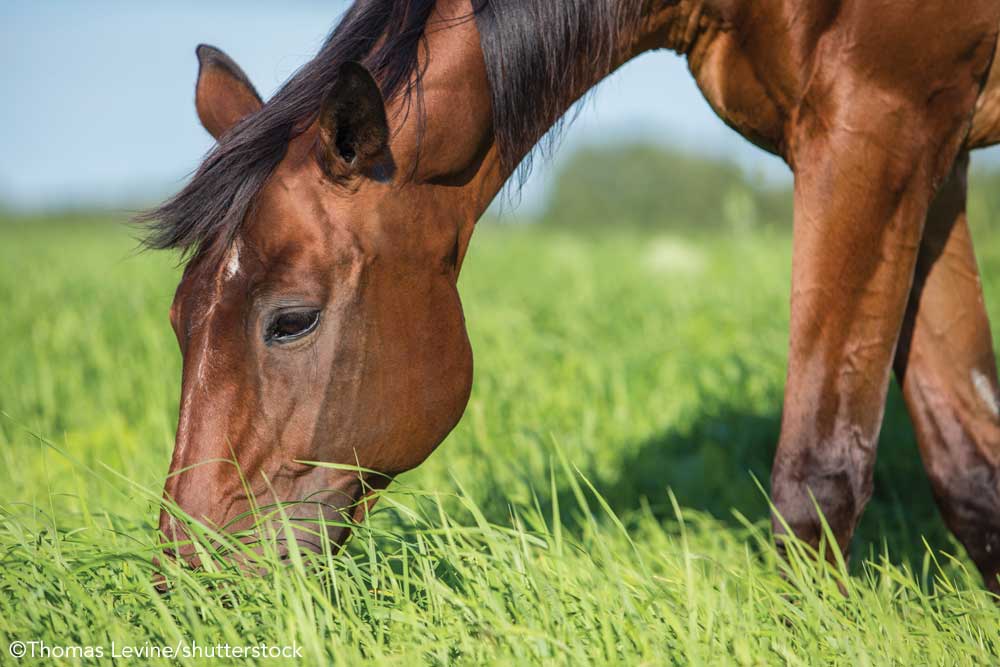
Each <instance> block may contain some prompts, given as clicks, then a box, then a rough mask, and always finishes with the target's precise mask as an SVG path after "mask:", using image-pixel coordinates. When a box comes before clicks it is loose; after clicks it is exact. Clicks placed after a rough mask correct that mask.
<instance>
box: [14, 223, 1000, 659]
mask: <svg viewBox="0 0 1000 667" xmlns="http://www.w3.org/2000/svg"><path fill="white" fill-rule="evenodd" d="M477 234H478V235H477V238H476V239H475V240H474V243H473V248H472V250H471V251H470V254H469V257H468V259H467V262H466V269H465V273H464V274H463V277H462V283H461V288H462V293H463V298H464V302H465V306H466V316H467V320H468V323H469V327H470V334H471V337H472V341H473V346H474V349H475V354H476V385H475V389H474V392H473V397H472V399H471V401H470V405H469V409H468V411H467V413H466V416H465V418H464V420H463V422H462V424H461V425H460V426H459V427H458V428H457V429H456V431H455V432H454V433H453V434H452V435H451V436H450V437H449V439H448V441H446V443H445V444H444V445H442V447H441V449H439V450H438V452H437V453H435V454H434V455H433V456H432V457H431V459H430V460H429V461H428V462H427V463H426V464H425V465H424V466H422V467H421V468H420V469H418V470H417V471H414V472H413V473H410V474H408V475H405V476H404V477H403V479H402V480H400V482H399V483H398V484H396V485H394V486H393V487H392V488H391V489H390V490H389V492H388V493H386V494H384V495H383V497H382V499H381V500H380V502H379V504H378V505H377V507H376V509H375V512H374V516H373V517H371V520H370V521H369V522H368V523H367V524H366V525H365V526H364V527H362V528H360V529H358V530H357V531H356V533H355V537H354V539H353V540H352V542H351V543H350V545H349V547H348V549H347V552H346V553H344V554H340V555H339V556H334V555H333V554H332V553H329V552H328V553H324V554H320V555H318V556H309V555H307V554H303V553H299V552H297V551H295V550H294V549H293V551H292V552H291V553H290V554H289V555H288V556H287V557H285V558H282V556H281V555H280V554H278V553H276V552H275V550H273V549H269V548H266V547H265V548H264V549H263V550H261V551H253V550H252V549H249V548H247V547H245V546H244V545H241V544H240V543H239V542H238V541H229V543H228V544H226V542H227V538H226V537H225V536H223V535H219V534H216V533H213V532H212V531H205V530H201V529H197V528H195V529H193V532H194V533H195V535H196V536H197V539H196V542H197V544H198V548H199V549H200V550H201V555H202V556H203V558H202V560H203V563H204V567H203V568H202V569H201V570H199V571H190V570H187V569H183V568H178V567H176V566H174V565H172V564H170V563H169V562H167V563H164V564H163V565H162V566H161V567H162V568H165V570H166V571H165V575H166V578H167V581H168V583H169V587H168V590H167V592H166V593H160V592H158V591H157V590H156V589H155V588H154V583H155V582H154V574H155V573H156V567H155V566H154V565H153V558H154V556H155V555H156V554H157V552H158V546H157V536H156V519H157V513H158V502H159V492H160V489H161V488H162V483H163V478H164V475H165V474H166V471H167V465H168V461H169V455H170V450H171V447H172V444H173V430H174V427H175V423H176V403H177V395H178V385H179V377H180V359H179V354H178V352H177V349H176V345H175V343H174V341H173V335H172V333H171V331H170V327H169V325H168V323H167V308H168V307H169V303H170V299H171V296H172V290H173V288H174V285H175V284H176V280H177V278H178V273H179V271H178V269H177V267H175V266H174V260H173V258H171V257H169V256H167V255H150V254H144V255H138V256H135V255H133V253H132V251H133V248H134V244H133V242H132V241H131V240H130V238H129V236H128V233H127V232H126V231H123V230H121V229H115V228H112V227H110V226H101V225H94V224H82V223H77V224H61V225H52V224H49V225H44V226H43V225H38V224H35V225H31V224H28V223H21V224H14V225H6V226H4V225H0V316H2V318H3V325H2V328H0V331H2V332H3V334H4V343H3V345H2V346H0V412H2V414H0V490H2V491H0V656H2V657H0V664H7V661H8V660H9V658H8V656H7V653H6V651H7V646H8V644H9V643H10V642H11V641H14V640H15V639H17V640H22V641H30V640H43V641H45V642H46V643H47V644H49V645H58V646H69V645H88V644H89V645H104V646H106V647H107V646H110V644H111V642H112V641H115V642H116V643H117V644H118V645H122V644H125V643H128V644H134V645H142V644H144V643H146V642H149V643H150V644H152V645H176V644H177V643H178V642H186V643H190V642H196V643H198V644H200V645H214V644H218V643H228V644H230V645H233V646H236V645H240V646H242V645H253V644H259V643H261V642H266V643H268V644H272V645H292V644H295V645H297V646H300V647H302V650H303V654H304V658H303V659H302V661H300V662H301V664H330V663H336V664H353V663H360V662H362V661H368V660H375V661H377V662H379V663H385V664H399V665H413V664H453V663H454V664H474V665H479V664H503V665H509V664H546V665H547V664H567V665H580V664H595V665H605V664H615V663H624V664H648V665H661V664H745V665H754V664H786V663H787V664H850V665H861V664H900V665H918V664H947V665H949V666H950V665H960V664H970V665H972V664H975V665H981V664H994V663H997V662H998V661H1000V658H998V656H1000V646H998V642H1000V611H998V610H997V607H996V605H995V603H994V602H993V599H992V598H991V597H990V596H989V595H988V594H987V593H985V592H984V591H983V590H982V587H981V585H980V582H979V577H978V574H977V573H975V572H974V570H973V568H971V565H970V564H969V562H968V561H967V559H966V557H965V555H964V553H963V552H962V551H961V549H960V548H959V547H958V546H957V544H956V543H955V542H954V541H953V540H952V539H951V538H950V537H949V536H948V535H947V533H946V532H945V531H944V529H943V527H942V525H941V522H940V520H939V519H938V518H937V516H936V513H935V510H934V507H933V502H932V500H931V498H930V495H929V491H928V488H927V483H926V481H925V479H924V476H923V473H922V471H921V468H920V464H919V461H918V457H917V453H916V448H915V446H914V444H913V438H912V433H911V431H910V429H909V426H908V424H907V420H906V416H905V411H904V409H903V407H902V404H901V401H900V400H899V397H898V394H897V393H895V392H893V394H892V395H891V396H890V403H889V408H888V410H887V420H886V426H885V429H884V431H883V437H882V442H881V444H880V447H881V451H880V461H879V468H878V471H877V480H876V490H875V497H874V499H873V502H872V505H871V506H870V510H869V512H868V514H867V515H866V517H865V520H864V522H863V525H862V527H861V530H860V535H859V538H858V540H857V541H856V542H857V543H856V545H855V558H854V559H853V560H852V562H851V564H850V566H849V567H847V566H838V565H817V564H816V561H815V559H813V558H811V557H810V556H809V555H803V553H802V552H801V550H800V549H793V550H792V558H791V559H790V562H789V563H788V564H787V565H785V564H783V563H782V562H781V561H780V560H779V559H778V558H777V556H776V553H775V549H774V547H773V544H772V541H771V537H770V530H769V526H768V505H767V499H766V496H765V494H764V493H762V492H761V489H760V488H759V486H758V482H757V480H759V481H760V483H761V484H763V486H764V488H766V485H767V478H768V470H769V463H770V457H771V454H772V452H773V444H774V440H775V438H776V436H777V430H778V424H779V409H780V401H781V391H782V387H783V383H784V382H783V379H784V370H785V365H784V364H785V361H784V359H785V345H786V340H787V339H786V336H787V334H786V328H787V318H788V313H787V294H788V274H789V263H790V254H789V253H790V249H789V241H788V239H787V238H786V237H785V236H782V235H778V234H773V233H772V234H768V235H746V236H744V235H736V234H731V235H727V236H699V235H691V236H675V235H658V234H654V233H649V234H643V235H639V234H634V233H630V232H620V233H612V232H609V233H607V234H601V235H596V236H595V235H592V234H579V235H574V234H572V233H569V232H566V231H562V232H548V231H541V230H537V229H521V228H499V227H484V228H483V229H481V230H479V232H477ZM980 258H981V261H982V264H983V270H984V274H985V276H986V280H985V283H986V289H987V301H988V303H989V305H990V308H991V311H993V313H994V317H997V311H998V310H1000V292H998V291H997V290H995V289H994V287H995V285H996V282H995V280H994V279H993V278H991V276H997V277H1000V244H996V243H994V244H990V245H987V246H985V247H983V248H980ZM279 530H280V528H279ZM226 549H235V550H241V549H243V550H244V551H245V556H246V557H247V558H253V559H255V560H254V563H255V564H256V565H257V566H259V567H258V570H259V571H260V572H261V574H260V575H259V576H248V575H247V572H246V570H245V569H241V568H240V567H238V566H236V565H234V563H233V562H232V560H227V559H223V558H220V557H218V556H219V555H220V553H221V552H224V551H225V550H226ZM841 589H843V590H844V591H845V592H844V594H842V593H841V592H840V591H841ZM161 662H162V664H168V661H166V660H163V661H161ZM232 662H233V663H234V664H247V663H248V661H246V660H233V661H232ZM25 663H26V664H31V661H25ZM77 663H78V664H94V663H93V661H91V662H89V663H88V662H87V661H84V660H77V661H74V660H63V661H61V662H60V663H58V664H77ZM142 663H143V664H144V663H145V661H142ZM153 664H157V663H156V661H153ZM170 664H177V663H170ZM181 664H184V661H181ZM190 664H204V663H198V662H197V661H191V662H190ZM270 664H275V663H274V662H273V661H272V662H271V663H270Z"/></svg>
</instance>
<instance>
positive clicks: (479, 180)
mask: <svg viewBox="0 0 1000 667" xmlns="http://www.w3.org/2000/svg"><path fill="white" fill-rule="evenodd" d="M623 1H628V0H623ZM703 5H704V2H703V0H681V2H680V3H678V4H675V3H672V2H669V1H666V0H649V6H648V9H647V10H646V11H645V12H644V13H643V15H642V20H641V21H640V22H639V23H638V30H636V31H635V32H634V33H633V34H629V35H622V36H621V37H622V39H620V40H619V42H620V44H621V48H620V52H619V53H617V54H616V55H615V57H614V58H612V59H611V61H610V62H607V63H605V64H604V65H602V66H598V67H595V66H594V64H593V56H592V54H588V53H586V52H582V53H580V56H579V61H578V62H576V63H574V64H573V66H574V67H577V68H578V70H577V71H578V72H580V73H581V75H579V76H567V77H566V79H567V81H569V82H571V83H570V84H569V86H572V87H568V88H567V90H565V91H561V92H562V93H563V94H562V98H561V99H562V102H563V103H562V108H561V109H560V112H564V111H565V110H567V109H568V108H569V107H570V106H571V105H572V104H573V103H574V102H576V101H577V100H578V99H579V98H580V97H581V96H583V95H584V94H585V93H586V92H587V91H588V90H590V89H591V88H593V87H594V86H595V85H596V84H597V83H598V82H600V81H601V80H602V79H603V78H605V77H606V76H607V75H608V74H610V73H611V72H612V71H614V70H615V69H617V67H618V66H620V65H621V64H623V63H624V62H626V61H628V60H629V59H631V58H632V57H633V56H635V55H637V54H638V53H641V52H643V51H646V50H649V49H652V48H661V47H670V48H674V49H675V50H678V51H682V52H683V51H684V48H685V47H684V45H685V44H687V43H689V41H690V40H691V39H692V35H693V34H695V32H697V24H698V20H699V15H700V13H701V11H702V7H703ZM471 12H472V9H471V4H470V2H469V0H440V1H439V2H438V5H437V7H436V8H435V10H434V13H433V14H432V16H431V19H430V21H429V22H428V27H427V49H426V51H425V52H424V55H423V56H422V59H421V60H422V62H421V66H422V67H424V70H423V76H422V85H423V97H422V100H421V104H422V109H416V108H411V109H405V108H401V103H398V102H397V103H396V104H395V105H394V108H390V117H391V118H392V119H393V121H392V122H394V123H395V124H396V127H395V128H394V134H395V136H396V140H395V141H394V149H393V150H394V154H395V157H396V160H397V163H398V164H399V165H400V166H401V167H402V168H401V172H403V173H406V172H407V167H408V166H410V165H414V166H415V168H414V169H413V170H412V173H413V174H414V175H415V177H416V179H417V180H418V181H419V182H423V183H427V184H430V185H432V186H443V187H444V188H445V189H444V190H443V192H442V193H440V194H439V195H438V196H445V197H449V198H453V200H454V205H455V206H456V207H458V208H459V209H461V210H463V211H465V212H466V216H467V217H468V218H469V219H470V222H471V223H474V222H475V220H476V219H478V217H479V216H480V215H481V214H482V213H483V212H484V211H485V210H486V208H487V207H488V206H489V204H490V202H491V201H492V200H493V198H494V197H495V196H496V194H497V193H498V192H499V191H500V189H501V188H502V187H503V184H504V182H505V181H506V180H507V178H508V177H509V176H510V175H511V174H510V171H509V169H506V168H504V167H503V166H501V160H500V156H499V152H498V147H497V145H496V143H495V141H494V135H493V120H492V119H493V117H492V105H491V95H490V86H489V81H488V79H487V74H486V66H485V62H484V58H483V52H482V49H481V47H480V40H479V31H478V29H477V26H476V22H475V20H474V19H473V18H471V16H472V14H471ZM422 119H425V120H422ZM553 120H555V119H553ZM421 123H423V124H422V125H421ZM536 139H537V138H536ZM523 157H524V156H523V155H519V156H516V158H517V159H518V160H520V159H521V158H523Z"/></svg>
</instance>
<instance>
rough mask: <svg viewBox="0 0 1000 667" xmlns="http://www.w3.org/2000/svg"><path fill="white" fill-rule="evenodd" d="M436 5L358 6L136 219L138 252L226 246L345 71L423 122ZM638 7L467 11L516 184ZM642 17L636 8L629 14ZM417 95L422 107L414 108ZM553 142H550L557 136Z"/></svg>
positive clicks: (492, 1) (554, 0)
mask: <svg viewBox="0 0 1000 667" xmlns="http://www.w3.org/2000/svg"><path fill="white" fill-rule="evenodd" d="M435 2H436V0H357V1H356V2H355V3H354V4H353V5H352V6H351V8H350V9H349V10H348V11H347V13H346V14H345V15H344V17H343V18H342V19H341V21H340V23H339V24H338V25H337V27H336V28H334V30H333V32H332V33H331V34H330V35H329V37H327V39H326V41H325V42H324V43H323V46H322V47H321V48H320V51H319V53H318V54H317V55H316V57H315V58H313V59H312V60H310V61H309V62H308V63H306V64H305V65H304V66H303V67H302V68H301V69H299V70H298V71H297V72H296V73H295V74H294V75H293V76H292V77H291V78H290V79H289V80H288V81H287V82H286V83H285V84H284V86H282V88H281V89H280V90H279V91H278V92H277V93H276V94H275V95H274V97H273V98H271V100H269V101H268V102H267V103H266V104H265V105H264V106H263V108H261V109H260V110H259V111H258V112H256V113H254V114H252V115H250V116H248V117H247V118H245V119H243V120H242V121H241V122H240V123H239V124H237V125H236V126H235V127H234V128H233V129H232V130H231V131H229V132H228V133H227V134H226V135H225V136H224V137H222V139H221V140H220V142H219V143H218V144H216V146H215V147H214V148H213V149H212V150H211V151H210V152H209V153H208V155H207V156H206V157H205V159H204V161H203V162H202V164H201V166H200V167H199V168H198V170H197V171H196V172H195V174H194V176H193V178H192V179H191V181H190V182H189V183H188V184H187V185H186V186H185V187H184V188H183V189H182V190H181V191H180V192H179V193H177V194H176V195H174V196H173V197H172V198H171V199H169V200H167V201H166V202H165V203H163V204H162V205H161V206H159V207H158V208H155V209H153V210H151V211H148V212H146V213H143V214H142V215H140V216H139V218H138V219H139V221H140V222H143V223H146V224H147V225H148V229H147V233H146V235H145V239H144V245H145V246H146V247H149V248H157V249H167V248H174V249H178V250H180V251H182V253H184V254H185V255H187V256H190V255H191V254H194V253H197V252H198V251H199V250H201V249H202V248H204V247H206V246H208V245H210V244H213V243H214V242H215V241H216V240H220V239H221V240H222V241H223V242H225V243H226V244H228V243H229V242H230V241H231V240H232V238H233V237H234V235H235V234H236V232H237V230H238V229H239V226H240V224H241V222H242V221H243V219H244V218H245V217H246V215H247V213H248V211H249V210H250V208H251V207H252V206H253V203H254V200H255V198H256V195H257V193H258V191H259V190H260V189H261V187H262V186H263V185H264V182H265V181H266V180H267V178H268V177H269V176H270V175H271V173H272V171H273V170H274V169H275V167H276V166H277V165H278V163H279V162H280V161H281V160H282V159H283V158H284V156H285V152H286V150H287V148H288V143H289V141H291V139H293V138H294V137H295V136H296V135H297V134H298V133H301V132H302V131H304V129H305V128H306V127H308V125H309V121H311V119H313V118H314V117H315V115H316V114H317V113H318V110H319V105H320V102H321V100H322V98H323V95H324V93H325V92H326V91H327V90H328V88H329V87H330V85H331V84H332V83H333V80H334V78H335V77H336V73H337V71H338V69H339V67H340V65H341V64H342V63H344V62H346V61H349V60H356V61H360V62H363V63H365V65H367V66H368V67H369V69H370V70H371V71H372V73H373V74H374V76H375V78H376V79H377V80H378V81H379V85H380V86H381V88H382V93H383V95H384V96H385V98H386V99H387V100H390V99H393V98H397V97H399V98H401V99H402V100H403V101H404V103H405V104H404V105H403V106H404V108H405V109H407V112H408V111H409V109H410V107H411V106H414V108H416V109H417V111H418V113H419V112H420V104H419V95H420V76H421V72H420V71H418V67H417V63H418V52H419V50H420V48H421V45H422V43H423V36H424V31H425V28H426V25H427V21H428V19H429V17H430V14H431V11H432V10H433V8H434V5H435ZM639 4H640V3H639V2H638V1H637V0H473V5H474V15H475V20H476V23H477V27H478V30H479V33H480V43H481V46H482V50H483V57H484V60H485V63H486V71H487V76H488V78H489V84H490V90H491V97H492V105H493V130H494V133H495V139H496V143H497V147H498V151H499V155H500V159H501V162H502V164H503V167H504V168H505V169H506V170H507V173H512V172H513V171H515V169H517V167H518V162H519V161H520V160H521V158H522V156H529V157H527V158H526V159H524V160H523V162H521V168H520V177H521V178H520V182H523V178H524V176H525V175H526V173H527V170H528V169H530V153H531V149H532V147H533V146H534V145H535V144H536V143H537V141H538V140H539V138H540V137H541V136H542V135H543V134H545V132H546V131H547V130H548V129H549V128H550V127H551V126H552V125H553V124H557V122H558V120H559V117H560V115H561V113H562V111H563V109H564V108H565V106H566V100H565V96H566V95H567V94H570V91H574V90H575V92H576V93H577V94H578V93H579V92H580V91H579V90H576V89H577V88H578V86H577V85H576V83H577V81H576V79H575V77H578V76H580V75H582V74H583V73H582V72H578V71H577V70H578V69H579V67H577V66H575V65H576V63H577V62H578V60H579V58H580V54H581V53H586V54H588V55H589V56H590V58H589V59H588V61H587V62H588V64H590V65H592V66H593V67H596V68H600V67H606V66H607V64H608V63H609V62H610V59H611V58H612V57H613V54H614V52H615V48H616V46H617V45H616V44H615V40H616V37H617V35H618V34H620V28H621V27H622V22H623V21H625V20H626V16H625V14H626V13H628V14H630V15H635V14H636V12H635V11H633V10H632V9H630V10H628V12H625V11H624V10H623V6H625V5H629V6H631V5H636V6H638V5H639ZM636 9H637V8H636ZM414 96H417V98H418V99H417V104H416V105H412V102H413V99H414ZM554 134H555V133H552V134H550V135H549V136H550V137H553V136H554Z"/></svg>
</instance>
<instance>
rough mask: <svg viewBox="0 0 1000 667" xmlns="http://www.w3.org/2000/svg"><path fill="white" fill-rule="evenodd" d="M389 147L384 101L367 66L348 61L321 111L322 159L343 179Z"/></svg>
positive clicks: (369, 164) (332, 173) (327, 167)
mask: <svg viewBox="0 0 1000 667" xmlns="http://www.w3.org/2000/svg"><path fill="white" fill-rule="evenodd" d="M388 146H389V123H388V121H387V120H386V115H385V100H383V99H382V92H381V91H380V90H379V87H378V84H377V83H376V82H375V78H374V77H372V75H371V72H369V71H368V70H367V69H365V67H364V65H362V64H360V63H356V62H351V61H349V62H345V63H344V64H343V65H341V66H340V71H339V72H338V73H337V80H336V81H335V82H334V83H333V85H332V86H331V87H330V89H329V90H328V91H327V92H326V95H325V96H324V97H323V103H322V105H321V106H320V112H319V147H320V160H321V161H322V162H323V167H324V169H325V170H326V172H327V173H328V174H330V175H333V176H341V175H345V174H347V173H350V172H352V171H360V170H363V169H365V168H367V167H369V166H371V165H372V164H374V163H375V162H376V161H377V160H378V158H379V157H380V156H382V155H383V154H384V153H385V152H386V150H387V148H388Z"/></svg>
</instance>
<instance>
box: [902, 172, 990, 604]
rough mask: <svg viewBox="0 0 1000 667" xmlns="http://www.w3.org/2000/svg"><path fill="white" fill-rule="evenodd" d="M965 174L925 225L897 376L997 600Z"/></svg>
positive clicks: (944, 191)
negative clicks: (966, 208)
mask: <svg viewBox="0 0 1000 667" xmlns="http://www.w3.org/2000/svg"><path fill="white" fill-rule="evenodd" d="M967 170H968V154H964V155H963V156H962V157H961V158H960V159H959V160H958V162H957V163H956V165H955V170H954V171H953V172H952V174H951V176H950V177H949V179H948V181H947V182H946V183H945V184H944V186H943V187H942V188H941V189H940V190H939V192H938V195H937V197H936V198H935V200H934V203H933V205H932V206H931V210H930V213H929V214H928V216H927V226H926V230H925V231H924V238H923V242H922V243H921V247H920V255H919V257H918V259H917V269H916V274H915V276H914V281H913V291H912V292H911V295H910V302H909V306H908V308H907V313H906V320H905V322H904V325H903V331H902V334H901V336H900V341H899V349H898V350H897V352H896V361H895V369H896V376H897V378H898V380H899V382H900V384H901V385H902V387H903V395H904V396H905V397H906V404H907V407H908V408H909V411H910V415H911V418H912V420H913V424H914V427H915V428H916V432H917V441H918V442H919V444H920V454H921V457H922V458H923V461H924V466H925V467H926V468H927V473H928V475H929V476H930V479H931V485H932V487H933V489H934V496H935V498H936V500H937V503H938V506H939V507H940V508H941V513H942V514H943V515H944V519H945V521H946V522H947V524H948V527H949V528H951V530H952V532H954V533H955V535H956V536H957V537H958V539H959V540H960V541H961V542H962V544H964V545H965V548H966V549H967V550H968V552H969V555H970V556H971V557H972V560H973V561H975V563H976V565H977V566H978V567H979V569H980V570H981V571H982V573H983V577H984V579H985V580H986V584H987V586H988V587H989V588H990V589H991V590H993V591H994V592H1000V584H998V581H997V572H998V570H1000V400H998V391H997V390H998V385H997V371H996V361H995V359H994V355H993V341H992V339H991V337H990V323H989V320H988V319H987V316H986V309H985V308H984V306H983V292H982V288H981V286H980V282H979V269H978V268H977V266H976V257H975V255H974V254H973V251H972V240H971V238H970V236H969V228H968V223H967V220H966V215H965V199H966V172H967Z"/></svg>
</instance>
